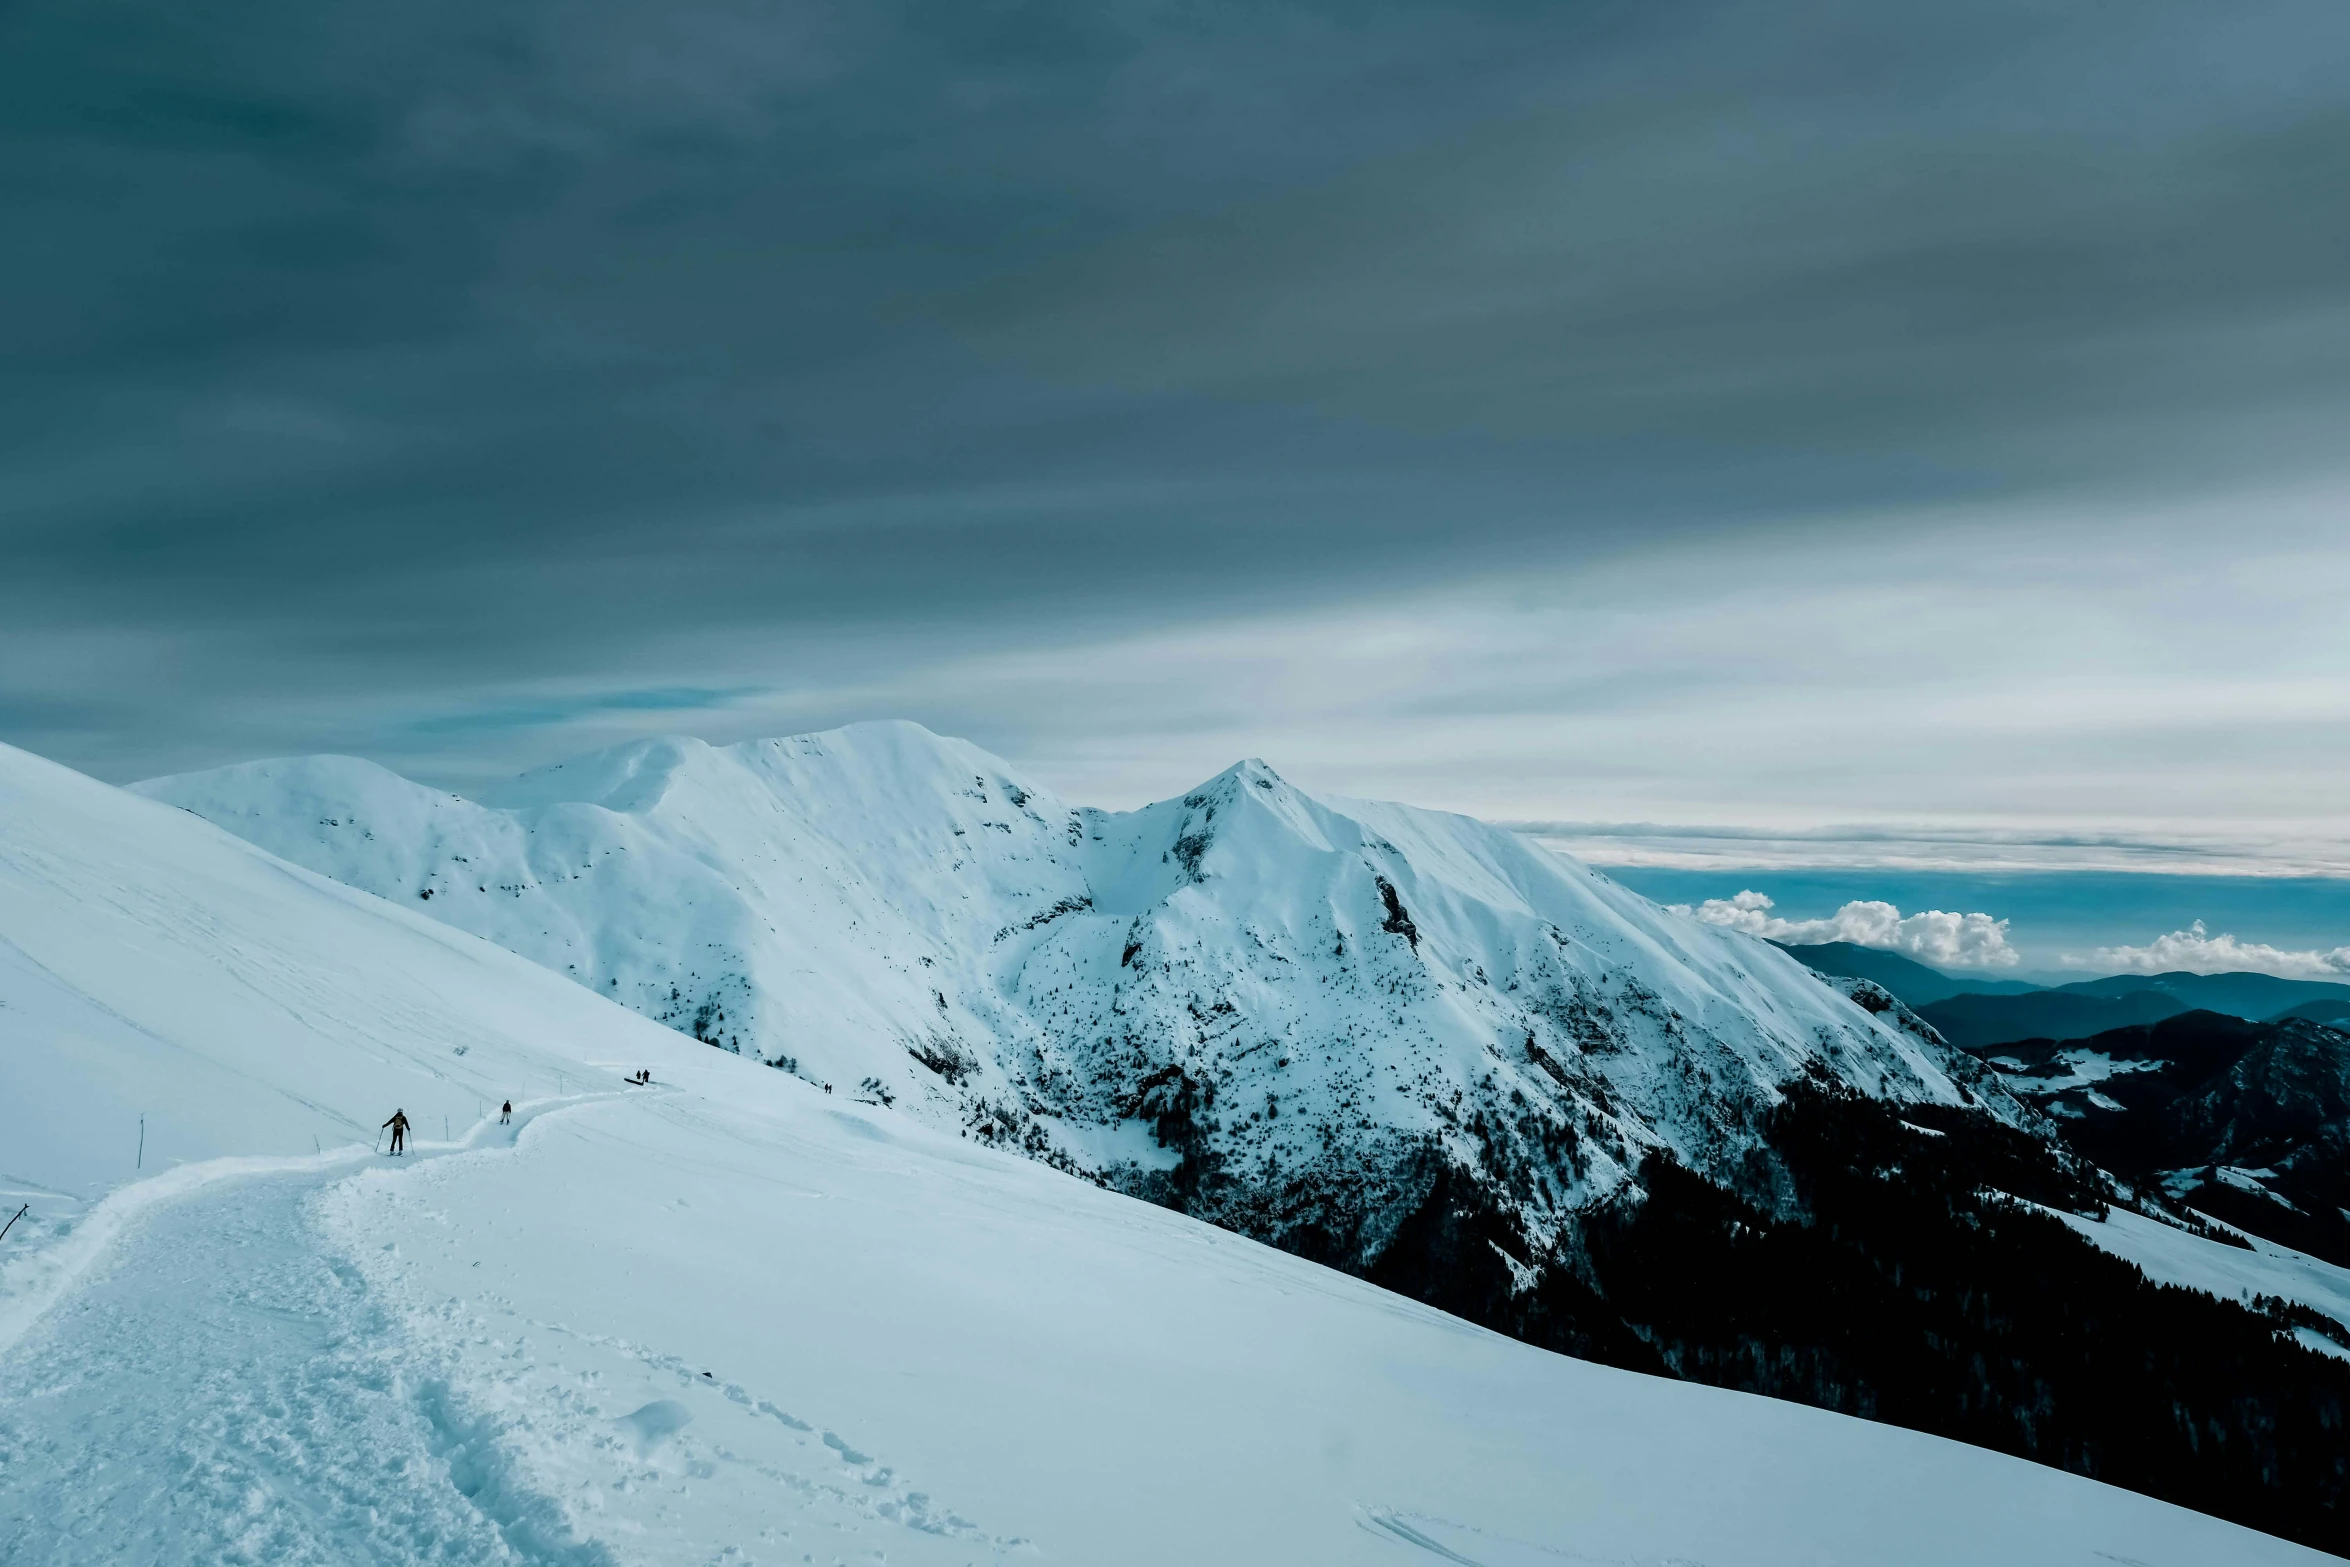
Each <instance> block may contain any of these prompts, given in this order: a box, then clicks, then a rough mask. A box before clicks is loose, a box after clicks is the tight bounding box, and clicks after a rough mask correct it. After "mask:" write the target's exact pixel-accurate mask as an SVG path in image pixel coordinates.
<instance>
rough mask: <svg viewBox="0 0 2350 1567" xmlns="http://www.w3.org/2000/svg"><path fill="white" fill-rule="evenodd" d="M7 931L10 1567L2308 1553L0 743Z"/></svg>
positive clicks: (1731, 1563)
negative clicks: (1658, 1364)
mask: <svg viewBox="0 0 2350 1567" xmlns="http://www.w3.org/2000/svg"><path fill="white" fill-rule="evenodd" d="M0 959H4V960H5V961H0V1052H4V1054H0V1059H4V1061H5V1064H6V1067H7V1074H8V1075H7V1080H6V1086H7V1090H8V1091H7V1092H6V1093H0V1171H4V1174H5V1178H6V1180H7V1181H8V1182H9V1183H10V1184H11V1185H12V1186H14V1187H15V1188H16V1189H17V1190H18V1191H20V1192H24V1193H27V1194H29V1195H30V1197H31V1199H32V1206H33V1209H34V1212H33V1214H32V1216H31V1218H30V1219H29V1220H28V1221H26V1222H25V1223H23V1224H20V1225H19V1226H18V1228H17V1229H16V1231H15V1232H13V1233H12V1234H11V1235H10V1237H9V1240H8V1243H7V1263H6V1266H5V1268H4V1269H0V1303H15V1304H19V1305H30V1304H40V1305H46V1306H47V1307H48V1309H47V1311H46V1313H45V1314H43V1315H41V1316H39V1318H38V1320H37V1321H30V1322H29V1323H26V1322H24V1321H23V1319H22V1318H20V1325H23V1326H25V1328H26V1331H25V1332H24V1335H23V1337H22V1339H21V1340H20V1341H19V1342H17V1343H16V1344H14V1345H13V1346H0V1475H4V1476H5V1483H0V1559H5V1560H9V1561H26V1562H32V1561H39V1562H43V1563H49V1564H55V1567H80V1564H90V1567H100V1564H103V1567H113V1564H116V1563H121V1562H130V1561H159V1560H175V1559H177V1560H196V1559H201V1560H205V1561H220V1562H250V1563H256V1564H259V1563H269V1564H272V1567H275V1564H281V1563H289V1564H290V1563H303V1564H307V1563H319V1564H324V1563H330V1562H334V1563H339V1562H353V1561H368V1562H387V1563H388V1562H399V1563H417V1564H421V1563H448V1564H451V1567H455V1564H458V1563H464V1564H467V1567H478V1564H546V1563H555V1562H563V1563H574V1564H579V1567H599V1564H601V1567H610V1564H622V1563H625V1564H631V1567H634V1564H644V1567H672V1564H675V1567H686V1564H689V1563H694V1564H699V1563H707V1562H711V1561H727V1562H740V1563H745V1564H755V1563H781V1562H802V1561H810V1560H813V1561H860V1562H862V1561H873V1560H887V1561H890V1562H895V1563H902V1564H912V1567H960V1564H969V1563H974V1562H1036V1561H1043V1562H1099V1561H1118V1562H1128V1563H1134V1564H1137V1567H1152V1564H1159V1563H1165V1564H1169V1567H1174V1564H1189V1563H1196V1562H1202V1561H1219V1562H1234V1563H1248V1564H1256V1563H1264V1564H1268V1567H1270V1564H1274V1563H1283V1564H1286V1563H1291V1562H1300V1561H1387V1560H1393V1561H1396V1562H1398V1563H1399V1564H1400V1563H1403V1562H1407V1561H1415V1560H1427V1559H1432V1557H1431V1553H1433V1556H1434V1558H1435V1559H1449V1560H1456V1561H1457V1560H1466V1561H1474V1562H1478V1563H1482V1564H1484V1567H1533V1564H1536V1563H1556V1562H1559V1561H1562V1560H1564V1561H1662V1560H1675V1561H1703V1562H1705V1563H1707V1564H1709V1567H1794V1564H1798V1563H1806V1564H1816V1563H1853V1564H1857V1563H1874V1562H1882V1561H1902V1562H1910V1563H1918V1564H1922V1567H1924V1564H1950V1567H1958V1564H1963V1563H1975V1562H1982V1561H2001V1562H2015V1563H2019V1564H2041V1563H2045V1564H2051V1567H2059V1564H2061V1567H2094V1564H2096V1563H2099V1562H2105V1561H2111V1560H2116V1559H2119V1560H2129V1561H2138V1562H2143V1563H2147V1564H2149V1567H2197V1564H2201V1563H2207V1562H2213V1561H2230V1562H2242V1563H2246V1564H2253V1563H2277V1564H2284V1563H2301V1562H2314V1561H2317V1560H2320V1559H2322V1558H2320V1557H2319V1556H2317V1554H2316V1553H2314V1552H2311V1551H2308V1550H2306V1549H2303V1548H2301V1547H2298V1546H2293V1545H2289V1544H2287V1543H2285V1542H2283V1541H2280V1540H2276V1539H2273V1538H2269V1537H2266V1536H2263V1535H2259V1534H2255V1533H2252V1532H2250V1531H2248V1530H2246V1529H2243V1528H2240V1527H2237V1526H2235V1525H2231V1524H2225V1523H2221V1522H2218V1521H2216V1520H2213V1519H2210V1518H2206V1517H2202V1516H2199V1515H2196V1514H2193V1513H2190V1512H2186V1511H2183V1510H2182V1509H2179V1508H2177V1507H2173V1506H2169V1505H2166V1504H2164V1503H2160V1502H2156V1501H2153V1500H2150V1499H2148V1498H2146V1497H2143V1496H2138V1495H2133V1494H2130V1493H2128V1492H2124V1491H2119V1490H2115V1489H2113V1488H2111V1487H2108V1486H2102V1485H2098V1484H2095V1483H2092V1482H2090V1481H2087V1480H2084V1479H2081V1478H2079V1477H2076V1476H2073V1475H2068V1474H2064V1473H2060V1472H2057V1471H2055V1470H2051V1469H2047V1468H2043V1467H2040V1466H2037V1465H2033V1464H2029V1463H2024V1462H2021V1461H2018V1460H2016V1459H2012V1458H2007V1457H2003V1456H2000V1455H1998V1454H1995V1453H1990V1452H1986V1451H1983V1450H1980V1449H1976V1448H1969V1447H1965V1446H1962V1445H1959V1444H1957V1443H1953V1442H1949V1441H1943V1440H1939V1439H1936V1438H1933V1437H1928V1436H1923V1435H1920V1434H1918V1433H1915V1432H1910V1431H1904V1430H1899V1429H1895V1428H1892V1427H1888V1426H1882V1425H1876V1424H1872V1423H1868V1422H1864V1421H1859V1420H1854V1419H1850V1418H1847V1417H1844V1416H1840V1415H1835V1414H1830V1413H1826V1412H1823V1411H1820V1410H1816V1409H1807V1408H1802V1407H1799V1406H1795V1405H1791V1404H1786V1403H1781V1402H1777V1401H1774V1400H1769V1399H1761V1398H1752V1397H1744V1396H1739V1395H1735V1394H1728V1393H1723V1392H1719V1391H1716V1390H1712V1389H1708V1388H1704V1387H1699V1386H1694V1385H1690V1384H1685V1383H1676V1382H1669V1381H1664V1380H1661V1379H1658V1378H1653V1377H1646V1376H1639V1375H1635V1374H1631V1373H1626V1372H1621V1371H1614V1370H1609V1369H1606V1368H1604V1367H1600V1366H1594V1365H1589V1364H1585V1363H1582V1362H1578V1361H1574V1360H1569V1359H1566V1358H1564V1357H1561V1356H1558V1355H1553V1354H1548V1353H1545V1352H1542V1351H1539V1350H1535V1349H1531V1348H1528V1347H1527V1346H1525V1345H1522V1344H1517V1343H1512V1342H1510V1341H1509V1340H1507V1339H1504V1338H1501V1337H1499V1336H1497V1335H1494V1334H1491V1333H1485V1332H1480V1331H1477V1330H1474V1329H1471V1328H1468V1327H1466V1326H1465V1325H1464V1324H1462V1323H1460V1322H1459V1321H1457V1320H1454V1319H1449V1318H1446V1317H1444V1316H1442V1315H1440V1314H1439V1313H1436V1312H1434V1311H1431V1310H1429V1309H1427V1308H1424V1307H1420V1306H1417V1305H1414V1304H1412V1303H1411V1302H1409V1301H1405V1300H1402V1299H1399V1298H1398V1297H1396V1296H1393V1295H1390V1294H1387V1293H1385V1292H1383V1291H1381V1290H1377V1289H1374V1288H1372V1287H1370V1286H1369V1285H1366V1284H1363V1283H1360V1282H1358V1281H1356V1280H1353V1279H1349V1278H1346V1277H1343V1276H1341V1275H1339V1274H1336V1273H1333V1272H1331V1271H1329V1270H1326V1269H1323V1268H1319V1267H1316V1266H1314V1265H1312V1264H1310V1263H1307V1262H1304V1261H1301V1260H1299V1259H1297V1258H1295V1257H1290V1256H1284V1255H1282V1254H1280V1253H1278V1252H1274V1251H1271V1250H1268V1249H1266V1248H1264V1247H1261V1246H1257V1245H1255V1244H1253V1243H1251V1242H1249V1241H1246V1240H1242V1239H1239V1238H1237V1237H1234V1236H1232V1235H1229V1234H1226V1233H1223V1232H1221V1231H1218V1230H1214V1229H1211V1228H1208V1227H1207V1226H1204V1225H1201V1224H1198V1223H1195V1222H1193V1221H1191V1220H1189V1219H1186V1218H1184V1217H1182V1216H1180V1215H1177V1214H1172V1213H1168V1212H1165V1211H1163V1210H1161V1209H1158V1208H1154V1207H1151V1206H1148V1205H1145V1204H1141V1203H1136V1202H1133V1201H1130V1200H1128V1199H1126V1198H1124V1197H1121V1196H1118V1195H1116V1194H1113V1193H1109V1192H1103V1191H1099V1190H1096V1189H1094V1188H1092V1187H1091V1186H1088V1185H1087V1184H1085V1183H1083V1182H1080V1181H1075V1180H1071V1179H1068V1178H1067V1177H1065V1176H1063V1175H1061V1174H1058V1173H1056V1172H1054V1171H1052V1170H1049V1169H1046V1168H1043V1167H1042V1166H1040V1165H1038V1164H1037V1163H1035V1162H1033V1161H1030V1160H1025V1159H1019V1158H1013V1157H1009V1156H1007V1155H1004V1154H1002V1153H998V1152H995V1151H991V1150H988V1149H984V1148H980V1147H976V1146H974V1145H973V1144H972V1143H971V1142H969V1141H968V1140H964V1139H960V1138H957V1137H955V1136H952V1135H946V1134H942V1133H940V1132H937V1131H932V1130H928V1129H925V1128H923V1127H921V1126H919V1125H917V1124H915V1123H913V1122H911V1121H909V1120H907V1119H906V1118H905V1117H903V1116H900V1115H896V1114H892V1113H888V1112H884V1111H880V1110H876V1109H871V1108H867V1107H862V1106H857V1105H854V1104H849V1103H846V1102H844V1100H843V1099H842V1098H841V1096H839V1095H834V1096H830V1097H827V1096H825V1095H824V1094H823V1093H822V1092H821V1090H819V1089H817V1088H814V1087H811V1086H810V1085H808V1084H805V1083H802V1082H799V1081H797V1080H795V1079H794V1078H792V1077H791V1076H789V1075H787V1074H784V1073H781V1072H776V1071H771V1070H767V1069H765V1068H763V1067H761V1066H758V1065H756V1064H754V1063H753V1062H752V1061H751V1060H750V1059H748V1058H747V1057H738V1056H736V1055H733V1054H730V1053H727V1052H724V1051H718V1050H712V1049H709V1048H706V1047H705V1046H703V1045H700V1044H696V1043H694V1042H692V1041H691V1040H688V1039H685V1038H683V1037H682V1036H679V1035H677V1034H675V1033H672V1032H670V1031H668V1030H665V1029H661V1028H658V1027H655V1026H653V1025H652V1024H650V1023H648V1022H647V1021H645V1020H644V1019H643V1018H641V1017H638V1016H636V1015H634V1014H632V1013H630V1012H628V1011H627V1010H625V1009H623V1008H621V1007H618V1006H614V1005H612V1004H610V1003H608V1002H606V1001H603V1000H600V999H599V998H597V997H596V996H595V995H593V994H592V993H591V992H590V990H589V989H588V988H586V987H584V986H580V985H575V984H571V983H568V982H566V981H564V980H563V979H561V978H559V977H557V976H556V975H553V974H550V973H548V972H546V971H545V970H544V969H542V968H540V967H538V966H537V965H535V964H532V963H529V962H526V961H524V960H522V959H520V958H518V957H515V956H514V955H512V954H510V953H507V952H504V951H502V950H500V949H498V948H497V947H495V946H492V945H490V944H488V943H485V942H482V941H480V940H477V939H475V938H473V937H470V936H467V935H464V934H462V933H460V932H456V931H452V930H449V929H447V928H445V927H442V926H439V925H436V924H434V923H433V922H432V921H430V920H428V919H425V918H424V917H422V915H421V914H419V913H417V912H415V911H414V910H412V909H409V908H403V907H397V906H392V905H388V904H386V903H385V902H383V901H381V900H378V899H374V898H370V897H367V896H365V895H362V894H358V893H355V892H352V891H351V890H349V889H347V888H344V887H341V886H338V885H336V884H334V883H332V882H329V881H326V880H324V879H322V878H320V877H318V876H316V875H313V874H311V873H310V872H307V871H304V870H301V869H298V868H296V867H294V866H292V865H289V864H287V863H285V862H283V861H280V860H276V859H273V858H271V857H270V856H268V855H266V854H264V853H262V852H260V851H258V850H256V849H254V848H252V847H250V846H249V845H246V844H244V843H241V842H239V841H237V840H236V839H234V838H232V837H230V836H228V835H227V834H225V833H222V832H220V831H218V830H217V829H215V828H213V827H211V826H209V825H207V824H205V823H202V822H199V821H195V820H192V819H190V818H189V817H187V816H186V815H184V814H182V813H179V812H176V811H171V810H166V809H163V808H161V807H159V806H157V805H155V804H153V803H151V802H148V801H143V800H140V799H137V798H135V797H133V796H130V795H128V794H125V793H123V792H121V791H117V790H113V789H109V788H106V787H105V786H103V785H100V784H97V783H95V782H93V781H91V780H89V779H86V778H81V777H78V776H77V775H74V774H72V773H69V772H67V771H65V770H64V769H62V768H56V767H52V766H50V765H48V764H46V763H42V762H39V761H37V760H35V759H34V758H31V757H28V756H25V755H24V754H23V753H21V752H17V751H12V750H9V749H8V748H6V747H0ZM637 1066H649V1067H651V1068H652V1070H653V1073H654V1076H655V1079H656V1082H657V1084H658V1086H657V1087H655V1088H654V1089H651V1090H625V1089H621V1088H620V1087H619V1080H620V1078H621V1077H622V1075H623V1074H624V1073H625V1072H626V1071H628V1070H629V1069H631V1068H634V1067H637ZM542 1085H543V1086H542ZM526 1094H527V1095H530V1096H531V1098H530V1099H526V1098H525V1097H524V1096H525V1095H526ZM509 1095H510V1096H512V1097H514V1098H515V1099H516V1100H517V1112H518V1113H517V1124H516V1125H515V1126H513V1127H511V1128H508V1127H501V1126H498V1125H496V1124H495V1110H496V1107H497V1105H498V1103H499V1102H500V1101H501V1099H502V1098H503V1097H506V1096H509ZM542 1096H543V1097H548V1098H553V1099H559V1100H562V1101H563V1113H561V1114H560V1115H546V1114H540V1115H536V1116H534V1115H533V1114H532V1111H533V1109H534V1108H535V1106H534V1105H533V1103H532V1102H531V1100H532V1099H536V1098H539V1097H542ZM393 1104H401V1105H404V1106H405V1107H406V1108H407V1110H408V1112H409V1114H410V1117H411V1119H412V1120H414V1121H415V1122H416V1123H417V1127H418V1130H419V1132H420V1133H421V1134H422V1137H423V1141H424V1142H425V1143H426V1144H427V1145H428V1148H427V1150H426V1151H427V1152H428V1153H430V1154H432V1155H435V1156H433V1157H425V1158H417V1159H408V1160H392V1159H388V1158H382V1157H378V1156H376V1155H374V1154H373V1153H371V1152H368V1151H366V1150H367V1149H368V1148H369V1146H370V1144H371V1141H372V1139H373V1137H374V1136H375V1128H376V1124H377V1122H378V1121H379V1120H380V1119H381V1118H382V1117H383V1116H384V1115H385V1114H386V1113H388V1107H389V1106H390V1105H393ZM485 1104H486V1107H487V1109H488V1110H489V1112H490V1114H489V1115H488V1116H487V1117H484V1118H482V1119H483V1121H486V1122H487V1124H480V1123H476V1122H469V1121H468V1119H467V1117H468V1114H469V1112H472V1111H476V1110H479V1109H480V1108H482V1107H483V1106H484V1105H485ZM142 1108H143V1109H144V1110H146V1111H147V1113H148V1127H147V1131H148V1141H147V1143H146V1146H145V1150H144V1168H143V1169H141V1168H139V1167H138V1166H136V1165H134V1157H135V1156H134V1144H133V1142H132V1134H133V1128H134V1123H135V1116H136V1114H137V1113H138V1112H139V1111H140V1110H141V1109H142ZM444 1117H446V1118H447V1121H448V1128H449V1129H448V1131H447V1132H446V1134H444V1133H443V1131H442V1122H443V1118H444ZM354 1144H355V1145H356V1146H355V1147H354V1146H353V1145H354ZM222 1161H236V1162H233V1163H226V1162H222ZM159 1172H160V1173H159ZM108 1193H114V1194H116V1195H115V1196H113V1197H112V1198H108V1197H107V1194H108ZM94 1203H95V1204H98V1205H99V1207H100V1208H102V1210H103V1213H104V1215H105V1217H103V1218H101V1219H100V1220H99V1222H97V1223H96V1224H94V1225H91V1224H89V1220H90V1219H91V1218H92V1205H93V1204H94ZM117 1221H119V1222H117ZM85 1226H87V1228H85ZM84 1235H88V1236H89V1237H91V1238H90V1239H89V1240H86V1241H85V1240H83V1239H82V1238H81V1237H83V1236H84ZM69 1262H70V1263H77V1264H80V1265H82V1266H81V1267H80V1268H79V1271H78V1273H76V1276H74V1277H72V1278H70V1279H64V1280H62V1281H61V1279H60V1271H61V1270H60V1267H59V1266H57V1265H58V1264H63V1263H69ZM35 1297H38V1299H37V1301H36V1300H35Z"/></svg>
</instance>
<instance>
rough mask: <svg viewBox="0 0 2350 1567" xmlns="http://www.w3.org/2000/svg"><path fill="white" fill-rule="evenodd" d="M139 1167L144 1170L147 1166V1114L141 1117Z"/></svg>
mask: <svg viewBox="0 0 2350 1567" xmlns="http://www.w3.org/2000/svg"><path fill="white" fill-rule="evenodd" d="M138 1168H140V1169H142V1170H144V1169H145V1168H147V1118H146V1117H145V1116H143V1115H142V1116H140V1117H139V1163H138Z"/></svg>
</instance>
